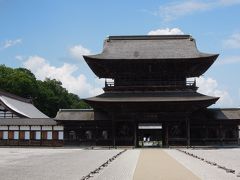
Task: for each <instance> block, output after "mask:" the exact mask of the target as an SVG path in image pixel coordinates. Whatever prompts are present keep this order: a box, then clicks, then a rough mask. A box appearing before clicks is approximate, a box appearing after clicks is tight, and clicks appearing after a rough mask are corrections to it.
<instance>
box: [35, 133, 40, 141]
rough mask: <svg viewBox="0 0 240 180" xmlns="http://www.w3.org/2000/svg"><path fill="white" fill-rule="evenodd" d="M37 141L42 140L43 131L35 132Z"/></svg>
mask: <svg viewBox="0 0 240 180" xmlns="http://www.w3.org/2000/svg"><path fill="white" fill-rule="evenodd" d="M35 139H36V140H40V139H41V131H36V132H35Z"/></svg>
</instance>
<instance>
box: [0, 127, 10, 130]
mask: <svg viewBox="0 0 240 180" xmlns="http://www.w3.org/2000/svg"><path fill="white" fill-rule="evenodd" d="M0 130H8V126H0Z"/></svg>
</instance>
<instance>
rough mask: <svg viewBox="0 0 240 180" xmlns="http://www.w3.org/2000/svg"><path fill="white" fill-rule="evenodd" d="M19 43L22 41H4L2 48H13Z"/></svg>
mask: <svg viewBox="0 0 240 180" xmlns="http://www.w3.org/2000/svg"><path fill="white" fill-rule="evenodd" d="M20 43H22V39H15V40H6V41H5V42H4V43H3V48H4V49H6V48H9V47H12V46H15V45H17V44H20Z"/></svg>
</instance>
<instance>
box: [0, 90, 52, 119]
mask: <svg viewBox="0 0 240 180" xmlns="http://www.w3.org/2000/svg"><path fill="white" fill-rule="evenodd" d="M0 101H1V102H2V103H3V104H4V105H5V106H6V107H8V108H9V109H10V110H12V111H14V112H16V113H18V114H20V115H22V116H24V117H27V118H49V117H48V116H46V115H45V114H43V113H42V112H41V111H39V110H38V109H37V108H36V107H35V106H34V105H33V104H32V103H31V101H30V100H28V99H25V98H21V97H19V96H15V95H12V94H10V93H6V92H2V91H0Z"/></svg>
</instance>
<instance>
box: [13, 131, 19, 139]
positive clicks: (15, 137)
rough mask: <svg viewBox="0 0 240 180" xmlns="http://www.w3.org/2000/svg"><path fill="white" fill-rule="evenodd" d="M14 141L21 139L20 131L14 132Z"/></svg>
mask: <svg viewBox="0 0 240 180" xmlns="http://www.w3.org/2000/svg"><path fill="white" fill-rule="evenodd" d="M13 139H15V140H17V139H19V131H14V132H13Z"/></svg>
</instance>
